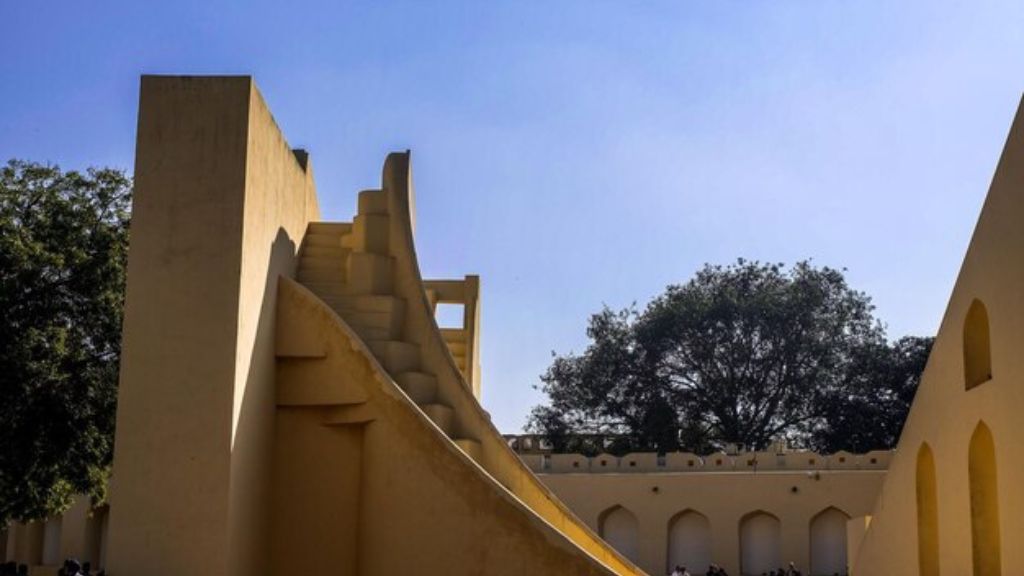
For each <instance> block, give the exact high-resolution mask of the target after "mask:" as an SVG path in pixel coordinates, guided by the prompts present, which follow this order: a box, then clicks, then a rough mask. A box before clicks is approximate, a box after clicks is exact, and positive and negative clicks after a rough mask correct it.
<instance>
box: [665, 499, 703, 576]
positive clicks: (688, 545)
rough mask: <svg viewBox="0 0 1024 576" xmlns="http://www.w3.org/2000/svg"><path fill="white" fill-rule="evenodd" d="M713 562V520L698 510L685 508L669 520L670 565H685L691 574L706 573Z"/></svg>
mask: <svg viewBox="0 0 1024 576" xmlns="http://www.w3.org/2000/svg"><path fill="white" fill-rule="evenodd" d="M710 564H711V522H710V521H709V520H708V517H707V516H705V515H703V514H701V513H700V512H697V511H696V510H685V511H683V512H680V513H679V514H676V515H675V516H673V517H672V519H671V520H669V522H668V566H667V567H666V568H667V570H666V573H670V572H672V569H673V568H675V567H676V566H685V567H686V569H687V570H688V571H689V572H690V573H691V574H704V573H705V572H707V570H708V566H709V565H710Z"/></svg>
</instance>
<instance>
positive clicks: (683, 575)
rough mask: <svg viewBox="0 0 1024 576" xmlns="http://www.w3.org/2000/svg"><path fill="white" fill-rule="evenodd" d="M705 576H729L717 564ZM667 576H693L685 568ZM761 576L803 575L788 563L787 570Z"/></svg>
mask: <svg viewBox="0 0 1024 576" xmlns="http://www.w3.org/2000/svg"><path fill="white" fill-rule="evenodd" d="M704 575H705V576H729V573H728V572H726V571H725V568H722V567H721V566H719V565H717V564H712V565H710V566H708V571H707V572H705V573H704ZM669 576H693V574H691V573H690V571H689V570H687V569H686V567H685V566H676V567H675V568H674V569H673V570H672V572H671V573H669ZM762 576H803V573H802V572H800V571H799V570H797V568H796V565H795V564H794V563H792V562H790V563H789V568H779V569H778V570H772V571H771V572H764V573H763V574H762Z"/></svg>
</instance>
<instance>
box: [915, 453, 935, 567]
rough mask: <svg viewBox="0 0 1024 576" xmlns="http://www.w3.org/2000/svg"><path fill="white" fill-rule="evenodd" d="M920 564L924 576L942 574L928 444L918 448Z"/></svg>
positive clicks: (933, 461) (918, 538)
mask: <svg viewBox="0 0 1024 576" xmlns="http://www.w3.org/2000/svg"><path fill="white" fill-rule="evenodd" d="M917 566H918V573H919V574H920V576H939V498H938V491H937V489H936V483H935V456H934V455H933V454H932V449H931V447H930V446H928V444H927V443H923V444H921V448H920V449H919V450H918V451H917Z"/></svg>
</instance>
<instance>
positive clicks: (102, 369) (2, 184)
mask: <svg viewBox="0 0 1024 576" xmlns="http://www.w3.org/2000/svg"><path fill="white" fill-rule="evenodd" d="M130 196H131V182H130V181H129V180H128V178H127V177H126V176H125V175H124V174H123V173H121V172H119V171H116V170H109V169H103V170H89V171H87V172H85V173H80V172H74V171H69V172H63V171H61V170H60V169H59V168H57V167H55V166H44V165H39V164H34V163H29V162H22V161H10V162H9V163H8V164H7V165H6V166H3V167H2V168H0V522H4V521H6V520H8V519H10V518H18V519H27V518H33V517H41V516H45V515H47V514H51V513H54V512H59V511H60V510H61V509H62V508H64V507H65V506H66V505H67V504H68V502H69V499H70V497H71V495H72V494H75V493H86V494H90V495H92V496H93V497H94V498H95V499H103V498H104V490H105V483H106V477H107V474H108V471H109V468H110V463H111V459H112V444H113V430H114V409H115V402H116V389H117V375H118V359H119V354H120V340H121V317H122V308H123V304H124V285H125V261H126V250H127V241H128V221H129V207H130Z"/></svg>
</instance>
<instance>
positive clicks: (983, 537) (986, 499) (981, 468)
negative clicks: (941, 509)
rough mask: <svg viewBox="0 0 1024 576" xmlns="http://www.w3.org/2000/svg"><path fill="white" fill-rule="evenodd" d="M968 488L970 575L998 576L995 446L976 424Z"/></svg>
mask: <svg viewBox="0 0 1024 576" xmlns="http://www.w3.org/2000/svg"><path fill="white" fill-rule="evenodd" d="M968 477H969V479H970V487H971V550H972V556H973V559H974V576H1000V574H1002V560H1001V547H1000V540H999V537H1000V535H999V490H998V483H997V481H996V445H995V441H994V439H993V438H992V431H991V430H989V428H988V426H986V425H985V423H984V422H979V423H978V427H977V428H975V429H974V435H973V436H971V446H970V449H969V454H968Z"/></svg>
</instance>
